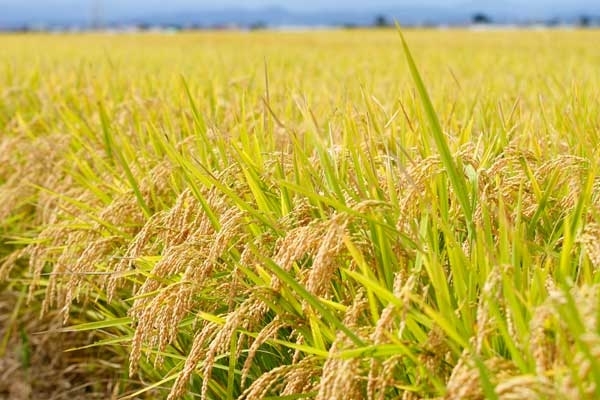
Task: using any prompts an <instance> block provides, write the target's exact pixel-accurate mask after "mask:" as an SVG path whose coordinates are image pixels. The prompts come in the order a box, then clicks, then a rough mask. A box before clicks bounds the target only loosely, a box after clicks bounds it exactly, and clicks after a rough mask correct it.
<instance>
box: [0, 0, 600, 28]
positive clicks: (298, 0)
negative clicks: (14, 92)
mask: <svg viewBox="0 0 600 400" xmlns="http://www.w3.org/2000/svg"><path fill="white" fill-rule="evenodd" d="M94 4H101V7H100V10H101V12H100V15H102V18H103V19H105V20H119V19H122V18H130V17H146V16H157V15H169V14H173V13H180V14H181V13H184V14H185V13H188V12H189V13H195V14H196V15H197V14H198V13H200V14H201V13H202V12H203V11H205V10H216V9H224V8H238V9H239V8H248V9H260V8H263V7H269V6H275V7H283V8H285V9H287V10H290V11H296V12H314V11H317V12H318V11H321V10H323V11H325V10H327V11H335V12H338V11H339V12H340V13H341V12H349V11H351V12H358V13H360V14H363V15H367V14H368V15H374V14H376V13H378V12H390V11H393V12H396V11H398V10H406V9H409V10H415V9H419V8H420V9H421V10H422V9H423V8H425V9H429V8H434V9H440V10H444V9H445V10H453V11H456V10H462V11H464V12H474V11H482V12H488V13H491V14H492V15H494V14H495V15H499V16H501V15H502V14H503V13H509V14H510V15H512V16H513V17H514V16H515V15H519V13H521V15H527V16H531V17H535V18H551V17H560V16H567V15H569V14H571V15H582V14H583V13H587V14H590V15H592V16H600V0H418V1H409V0H371V1H368V0H287V1H286V0H0V27H1V26H3V25H5V26H10V25H11V24H19V23H25V22H26V21H29V22H44V21H46V22H48V21H59V20H63V21H73V20H78V21H88V22H89V21H90V18H91V16H92V15H96V14H95V13H94V11H92V10H93V9H94ZM446 12H447V11H446Z"/></svg>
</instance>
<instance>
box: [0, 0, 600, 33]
mask: <svg viewBox="0 0 600 400" xmlns="http://www.w3.org/2000/svg"><path fill="white" fill-rule="evenodd" d="M132 3H133V2H131V3H130V2H124V1H117V0H105V1H104V2H103V3H102V4H104V5H103V7H102V8H100V7H97V8H95V9H94V8H93V7H92V6H91V5H90V4H92V3H91V2H84V1H81V0H79V1H74V0H57V1H55V2H54V3H53V4H46V3H42V4H39V6H38V7H31V5H29V6H25V5H22V2H21V3H18V4H14V2H12V3H9V4H8V5H4V6H3V2H2V0H0V9H1V11H0V28H16V27H19V26H25V25H27V26H34V27H35V26H45V27H53V26H63V27H68V26H79V27H88V26H90V25H91V24H93V23H94V22H98V21H100V22H102V23H103V24H104V25H113V26H114V25H131V24H145V25H178V26H181V25H195V26H203V27H213V26H222V25H238V26H251V25H255V24H260V25H266V26H272V27H280V26H325V25H326V26H330V25H338V26H339V25H370V24H372V23H373V22H374V21H375V18H376V16H378V15H382V16H384V17H385V18H386V19H387V20H388V21H392V20H393V19H397V20H398V21H399V22H400V23H401V24H404V25H415V24H435V25H439V24H449V25H456V24H465V23H468V22H469V21H471V18H472V16H473V14H475V13H477V12H481V13H485V14H486V15H488V16H489V17H490V18H491V19H492V20H493V21H495V22H500V23H522V22H527V21H539V20H551V19H558V20H560V21H563V22H574V21H576V20H578V19H579V18H580V16H582V15H589V16H592V17H600V1H595V0H594V1H592V0H580V1H579V2H578V3H577V2H576V3H572V4H571V5H568V6H567V5H563V6H553V7H541V6H539V5H532V4H531V3H529V2H527V4H523V3H525V2H522V3H521V2H517V1H516V0H505V1H491V0H483V1H482V0H479V1H476V0H469V1H468V2H465V3H464V4H462V5H461V6H460V7H434V6H406V7H387V8H381V7H380V8H377V7H375V6H368V8H366V7H367V6H365V7H363V9H361V10H356V9H355V10H353V9H345V10H339V9H338V10H322V11H291V10H289V9H286V8H282V7H264V8H224V9H217V8H212V9H200V8H197V9H194V8H192V7H190V6H188V7H189V9H179V8H178V7H176V6H174V5H171V6H168V5H162V6H161V2H159V1H158V0H148V1H147V3H146V4H145V5H144V6H143V7H139V6H135V5H134V4H132ZM98 4H99V3H98ZM159 10H160V11H159Z"/></svg>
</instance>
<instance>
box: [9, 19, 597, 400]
mask: <svg viewBox="0 0 600 400" xmlns="http://www.w3.org/2000/svg"><path fill="white" fill-rule="evenodd" d="M118 39H119V40H118V41H117V42H115V40H114V38H113V37H110V36H104V35H81V36H64V37H60V36H18V35H15V36H11V35H6V36H2V37H0V49H2V50H0V52H2V54H5V55H8V57H7V58H6V61H5V62H4V65H2V68H3V69H4V73H3V74H2V75H0V83H1V87H2V88H4V89H2V92H0V98H1V99H2V101H1V102H0V129H1V130H2V132H3V135H2V136H0V233H1V236H0V257H2V261H1V264H0V281H1V282H2V286H1V287H2V288H3V293H5V294H6V296H5V297H6V299H7V300H6V301H7V302H8V303H7V304H10V305H11V306H8V307H0V310H2V319H1V320H2V321H6V324H4V323H3V326H6V328H3V331H2V332H0V333H1V334H2V335H3V336H2V338H4V339H3V341H2V342H1V343H2V347H0V360H8V359H10V357H11V356H10V354H12V353H11V352H6V351H4V350H6V348H7V343H20V344H21V345H20V346H21V348H23V349H25V350H27V351H30V350H33V351H34V352H35V351H37V349H39V348H41V347H43V343H44V342H43V341H42V342H41V343H42V344H39V340H37V339H36V341H35V342H36V343H38V344H37V345H36V343H33V342H32V344H28V343H29V342H28V340H29V337H32V338H33V337H35V338H48V337H60V338H62V340H65V341H67V342H69V343H70V344H69V346H68V347H64V348H59V350H58V352H59V353H60V354H62V356H61V362H60V363H57V364H56V365H57V369H60V370H57V374H62V375H61V376H68V373H67V374H65V373H64V372H65V370H68V368H69V365H75V366H84V367H85V368H83V367H81V368H83V370H84V371H83V372H85V370H87V373H88V377H87V380H88V381H89V382H92V383H93V382H94V380H95V379H96V380H99V381H101V382H102V383H98V382H96V385H94V384H92V383H90V385H87V386H89V387H90V388H91V390H92V391H93V392H94V393H96V394H97V395H98V396H100V397H101V396H105V397H107V396H113V397H115V398H140V397H146V398H167V397H168V398H169V399H179V398H184V399H191V398H201V399H263V398H282V399H300V398H315V399H323V400H325V399H388V398H402V399H420V398H427V399H433V398H438V399H442V398H443V399H484V398H485V399H487V398H489V399H534V398H539V399H546V398H553V399H554V398H557V399H561V398H565V399H566V398H596V397H600V363H599V362H598V357H599V356H600V336H599V332H600V325H599V322H598V315H599V314H598V312H599V311H598V310H599V305H600V303H599V302H600V297H599V295H600V293H599V288H600V286H598V273H597V271H598V265H599V263H600V247H599V245H598V238H599V236H600V219H599V211H600V198H599V188H600V180H599V178H598V177H597V173H598V156H597V154H596V151H595V149H596V145H597V144H598V133H599V129H600V127H599V125H598V120H597V115H598V111H599V106H598V104H599V103H598V101H597V100H598V93H599V90H600V76H599V75H598V74H597V67H596V66H597V65H598V61H600V52H599V51H598V49H597V48H596V47H595V46H594V45H592V43H594V41H595V40H597V39H598V32H596V31H547V32H535V31H531V32H521V31H497V32H495V31H494V32H469V31H460V30H456V31H454V30H453V31H421V30H415V31H406V32H404V33H403V34H401V35H400V36H398V33H397V32H394V31H391V30H390V31H360V30H357V31H327V32H309V33H301V34H299V33H292V32H288V33H283V32H278V33H273V32H252V33H201V34H198V33H196V34H191V33H187V34H180V35H175V36H161V35H157V34H147V35H124V36H120V37H119V38H118ZM550 43H551V44H552V46H551V47H550V46H548V44H550ZM42 49H52V50H51V51H42ZM1 304H2V303H1V299H0V305H1ZM11 310H12V311H11ZM26 321H29V322H28V323H25V322H26ZM33 322H35V324H34V323H33ZM28 324H30V325H33V326H32V327H30V328H27V329H24V327H26V326H28ZM19 332H21V334H20V333H19ZM53 335H54V336H53ZM32 345H35V346H37V347H35V346H34V347H33V348H31V346H32ZM64 350H69V351H66V352H64ZM14 357H16V356H14ZM14 357H13V361H14ZM32 360H33V359H32V358H27V357H25V358H23V357H22V358H21V361H19V362H17V361H14V362H13V364H14V365H15V367H14V371H16V372H14V374H17V373H18V374H25V373H26V371H28V370H29V371H33V369H32V368H29V367H28V365H29V363H30V362H31V361H32ZM3 362H4V361H3ZM74 368H79V367H74ZM78 371H79V370H78ZM78 373H79V372H78ZM14 374H13V375H11V374H7V375H6V376H0V378H4V379H17V378H15V377H16V376H17V375H14ZM33 375H35V373H33ZM19 376H20V377H19V378H18V379H20V380H21V381H23V382H25V389H23V390H30V391H32V392H36V391H37V393H42V389H40V385H39V382H38V381H37V380H36V379H35V376H33V377H31V376H30V377H23V375H19ZM77 376H78V378H77V379H86V378H80V376H85V374H84V373H83V375H77ZM99 376H100V377H102V379H98V377H99ZM70 379H74V378H70ZM2 385H3V382H2V381H0V393H2V391H4V392H7V393H8V389H6V390H5V389H4V387H3V386H2ZM15 390H16V389H15ZM53 390H54V391H55V392H60V389H59V388H58V389H57V388H54V389H53ZM65 390H67V389H64V390H63V391H65ZM46 393H47V391H46ZM88 395H89V392H88ZM82 396H83V395H82Z"/></svg>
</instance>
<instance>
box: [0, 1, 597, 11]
mask: <svg viewBox="0 0 600 400" xmlns="http://www.w3.org/2000/svg"><path fill="white" fill-rule="evenodd" d="M93 1H101V2H103V3H104V4H105V5H104V7H105V8H108V9H112V8H121V9H131V8H134V7H135V8H139V9H150V10H157V9H169V8H170V9H173V8H178V9H181V8H186V9H188V8H189V9H202V8H213V9H214V8H223V7H248V8H256V7H264V6H282V7H286V8H288V9H293V10H299V11H300V10H302V11H306V10H318V9H324V8H327V9H338V8H339V9H365V10H366V9H368V10H372V9H377V8H389V7H401V6H440V7H452V6H457V5H463V4H465V3H466V4H470V5H474V4H480V5H481V6H482V7H488V6H491V7H502V5H503V4H506V6H507V7H510V6H513V5H522V4H524V3H528V4H530V5H536V6H540V7H544V8H545V7H548V8H552V7H560V8H564V7H569V6H571V7H578V8H581V7H588V6H589V7H593V6H594V5H596V6H597V5H598V3H599V1H598V0H527V1H519V0H480V1H477V0H419V1H408V0H374V1H365V0H287V1H286V0H221V1H214V0H168V1H165V0H0V7H8V8H13V7H18V8H24V7H42V8H47V9H49V10H50V9H55V10H56V9H60V8H63V7H65V8H66V7H82V6H85V5H86V4H87V6H88V7H89V5H90V4H92V3H93Z"/></svg>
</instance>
